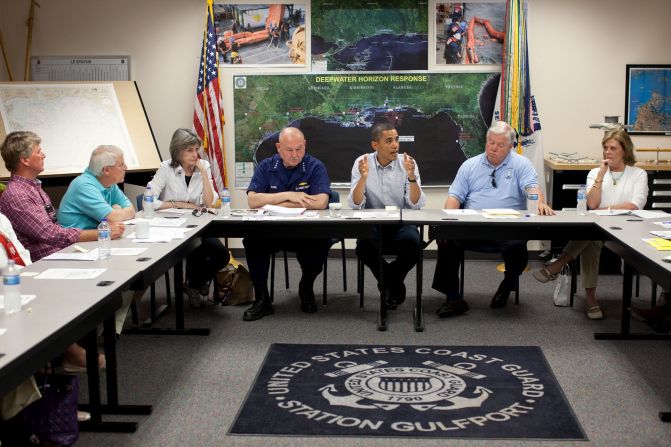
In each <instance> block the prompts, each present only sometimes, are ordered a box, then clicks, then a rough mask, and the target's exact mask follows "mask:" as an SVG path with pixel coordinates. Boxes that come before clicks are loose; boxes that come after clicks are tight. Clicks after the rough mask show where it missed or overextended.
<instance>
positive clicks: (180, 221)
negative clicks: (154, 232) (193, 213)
mask: <svg viewBox="0 0 671 447" xmlns="http://www.w3.org/2000/svg"><path fill="white" fill-rule="evenodd" d="M138 221H141V222H149V226H150V227H181V226H182V225H184V224H185V223H186V219H185V218H183V217H154V218H153V219H131V220H126V221H124V223H125V224H127V225H134V224H135V223H136V222H138Z"/></svg>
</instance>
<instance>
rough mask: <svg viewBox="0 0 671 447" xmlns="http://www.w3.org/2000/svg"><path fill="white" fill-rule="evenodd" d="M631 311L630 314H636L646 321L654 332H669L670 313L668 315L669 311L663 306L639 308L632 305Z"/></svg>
mask: <svg viewBox="0 0 671 447" xmlns="http://www.w3.org/2000/svg"><path fill="white" fill-rule="evenodd" d="M631 313H632V316H634V317H636V316H638V317H640V318H641V319H642V320H643V321H645V322H646V323H648V325H649V326H650V327H651V328H652V330H653V331H655V332H658V333H660V334H668V333H669V332H671V315H669V311H668V310H667V309H666V307H665V306H657V307H653V308H652V309H639V308H638V307H633V308H632V309H631Z"/></svg>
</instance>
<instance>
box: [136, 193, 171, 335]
mask: <svg viewBox="0 0 671 447" xmlns="http://www.w3.org/2000/svg"><path fill="white" fill-rule="evenodd" d="M143 195H144V194H138V195H137V196H136V198H135V201H136V203H137V210H138V211H140V210H142V196H143ZM164 276H165V290H166V298H165V306H166V307H167V308H170V307H172V294H171V292H170V274H169V272H165V275H164ZM149 304H150V307H149V312H150V314H149V315H150V321H151V323H153V322H154V321H155V320H156V318H157V316H158V312H157V307H156V283H152V285H151V286H149ZM131 318H132V320H133V325H134V326H138V325H139V313H138V310H137V303H136V302H135V301H133V302H132V303H131Z"/></svg>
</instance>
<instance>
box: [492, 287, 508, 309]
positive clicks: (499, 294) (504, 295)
mask: <svg viewBox="0 0 671 447" xmlns="http://www.w3.org/2000/svg"><path fill="white" fill-rule="evenodd" d="M509 295H510V290H507V289H505V288H503V287H499V290H497V291H496V293H495V294H494V296H493V297H492V302H491V303H489V307H491V308H492V309H501V308H503V307H506V304H508V296H509Z"/></svg>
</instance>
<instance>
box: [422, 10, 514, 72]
mask: <svg viewBox="0 0 671 447" xmlns="http://www.w3.org/2000/svg"><path fill="white" fill-rule="evenodd" d="M435 12H436V17H435V23H436V44H435V45H434V47H435V49H436V64H437V65H448V64H493V65H501V60H502V52H503V41H504V38H505V19H506V4H505V3H437V4H436V11H435Z"/></svg>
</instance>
